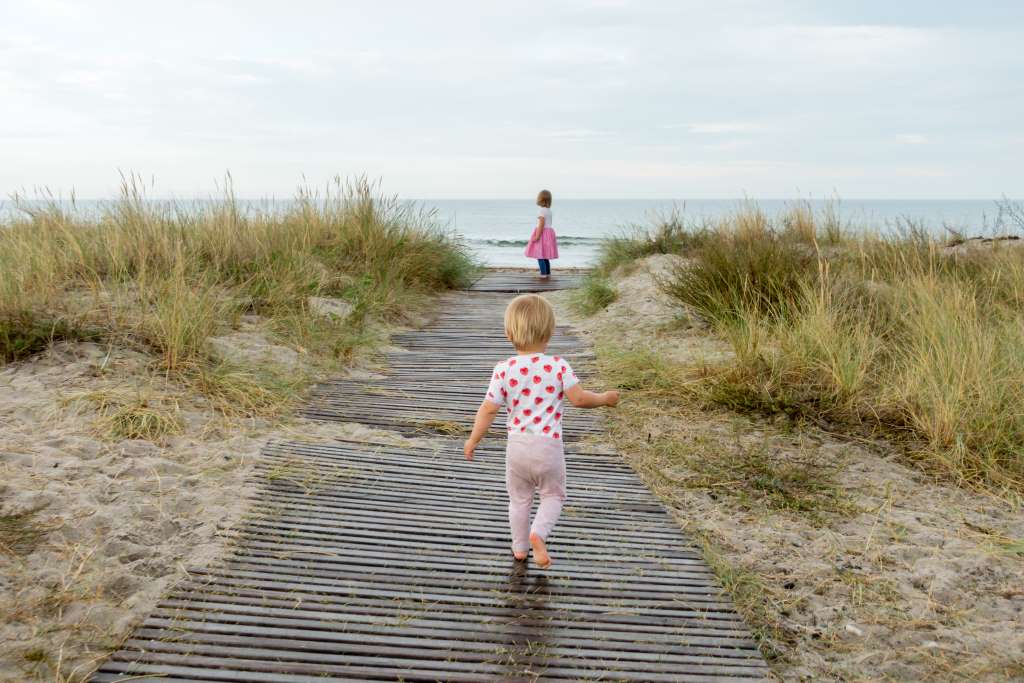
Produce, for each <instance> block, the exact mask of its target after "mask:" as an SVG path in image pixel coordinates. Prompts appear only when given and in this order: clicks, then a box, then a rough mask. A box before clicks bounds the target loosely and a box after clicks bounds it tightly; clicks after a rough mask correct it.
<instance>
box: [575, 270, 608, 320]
mask: <svg viewBox="0 0 1024 683" xmlns="http://www.w3.org/2000/svg"><path fill="white" fill-rule="evenodd" d="M617 296H618V292H616V291H615V287H614V286H613V285H612V283H611V281H610V280H609V279H608V278H607V277H605V276H604V275H602V274H600V273H590V274H589V275H587V277H585V278H584V279H583V282H582V283H581V284H580V286H579V288H577V289H575V290H574V291H573V292H572V298H571V302H572V305H573V308H575V309H576V311H577V312H579V313H581V314H582V315H593V314H595V313H597V312H598V311H602V310H604V309H605V308H607V307H608V305H609V304H610V303H612V302H613V301H615V298H616V297H617Z"/></svg>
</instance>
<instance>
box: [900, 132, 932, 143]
mask: <svg viewBox="0 0 1024 683" xmlns="http://www.w3.org/2000/svg"><path fill="white" fill-rule="evenodd" d="M896 139H897V140H898V141H899V142H902V143H903V144H904V145H927V144H929V143H930V142H931V140H930V139H929V138H928V136H927V135H921V134H919V133H904V134H902V135H897V136H896Z"/></svg>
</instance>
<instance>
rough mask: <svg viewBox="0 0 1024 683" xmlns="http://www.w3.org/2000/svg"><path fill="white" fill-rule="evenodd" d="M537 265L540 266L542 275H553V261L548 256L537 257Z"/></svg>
mask: <svg viewBox="0 0 1024 683" xmlns="http://www.w3.org/2000/svg"><path fill="white" fill-rule="evenodd" d="M537 265H539V266H540V274H541V275H551V261H550V260H548V259H546V258H539V259H537Z"/></svg>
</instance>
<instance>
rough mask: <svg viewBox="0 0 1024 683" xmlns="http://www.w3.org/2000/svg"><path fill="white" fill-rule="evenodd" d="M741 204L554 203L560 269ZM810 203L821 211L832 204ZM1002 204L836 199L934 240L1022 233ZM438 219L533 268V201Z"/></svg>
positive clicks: (776, 211) (777, 211) (894, 228)
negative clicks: (621, 241)
mask: <svg viewBox="0 0 1024 683" xmlns="http://www.w3.org/2000/svg"><path fill="white" fill-rule="evenodd" d="M746 201H751V200H742V201H741V200H735V199H689V200H682V199H679V200H672V199H652V200H647V199H644V200H640V199H563V200H558V199H556V200H555V202H554V204H552V206H551V211H552V227H554V229H555V233H556V234H557V235H558V253H559V258H558V261H556V262H555V264H554V265H555V267H558V266H562V267H585V266H587V265H590V264H592V263H593V262H594V260H595V259H596V257H597V255H598V250H599V249H600V246H601V242H602V240H604V239H605V238H607V237H609V236H616V235H622V234H628V233H631V232H632V231H633V230H635V229H637V228H639V229H643V228H646V227H650V226H652V225H654V224H655V223H656V222H657V221H658V220H660V219H661V218H663V217H666V216H669V215H672V214H673V212H675V213H677V214H678V215H679V216H680V217H681V218H682V219H683V220H684V221H686V222H687V223H693V224H699V223H701V222H702V221H705V220H709V219H710V220H714V219H716V218H720V217H723V216H727V215H728V214H730V213H733V212H735V211H737V210H738V209H739V208H740V207H741V206H742V204H743V203H744V202H746ZM800 201H801V202H804V201H807V202H809V204H810V205H811V207H812V208H813V209H814V210H815V211H823V210H824V209H825V206H826V201H815V200H800ZM1001 201H1002V200H994V199H993V200H912V199H906V200H904V199H894V200H843V201H839V202H835V201H833V202H832V206H833V207H835V209H836V211H838V213H839V216H840V218H841V220H842V221H843V222H844V223H846V224H848V225H849V226H850V228H851V229H854V230H858V229H860V230H873V231H879V232H883V233H884V232H899V231H902V230H907V229H909V228H910V227H911V226H913V227H915V228H923V229H925V230H927V231H928V232H931V233H933V234H936V235H949V234H951V233H950V231H951V230H952V231H956V232H958V233H961V234H964V235H966V236H973V235H990V234H993V233H997V232H1017V231H1019V227H1017V228H1013V227H1011V226H1007V225H1000V219H1001V216H1000V211H999V205H1000V202H1001ZM755 203H756V204H757V205H758V206H759V207H760V208H761V209H762V210H763V211H764V212H765V213H766V214H767V215H768V216H769V217H773V218H777V217H778V216H780V215H781V214H782V213H784V212H785V211H786V210H787V209H788V208H791V207H792V206H793V205H794V201H791V200H779V199H762V200H755ZM424 204H425V205H426V206H431V207H434V208H436V209H437V215H438V218H439V219H440V220H441V222H442V223H444V224H445V225H447V226H448V227H449V228H450V229H452V230H453V231H455V232H456V233H458V234H460V235H462V236H463V237H464V238H465V240H466V241H467V243H468V244H469V246H470V248H471V249H473V251H474V252H475V253H476V254H477V255H478V256H479V257H480V258H481V259H482V260H483V261H484V262H485V263H487V264H488V265H491V266H530V265H533V262H532V261H530V260H529V259H527V258H526V257H525V256H523V251H524V250H525V249H526V243H527V240H528V239H529V238H530V233H531V231H532V230H533V227H534V226H535V225H536V224H537V219H536V215H537V207H536V206H534V205H533V203H532V202H530V201H529V200H526V201H519V200H504V199H502V200H488V199H472V200H471V199H444V200H428V201H425V202H424Z"/></svg>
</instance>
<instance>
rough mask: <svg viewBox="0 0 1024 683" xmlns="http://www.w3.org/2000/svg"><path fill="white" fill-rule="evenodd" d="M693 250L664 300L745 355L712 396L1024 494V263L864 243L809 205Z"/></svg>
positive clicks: (1000, 252)
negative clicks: (871, 435)
mask: <svg viewBox="0 0 1024 683" xmlns="http://www.w3.org/2000/svg"><path fill="white" fill-rule="evenodd" d="M691 234H692V236H691V238H690V239H689V240H687V239H685V238H680V239H679V240H677V241H678V242H679V243H687V244H688V248H687V249H685V250H683V251H682V253H684V255H686V256H687V257H688V258H687V260H686V262H685V263H684V264H682V265H680V266H679V267H678V268H677V270H676V271H675V273H674V276H673V277H672V278H671V279H670V281H669V282H667V283H666V288H667V291H668V292H670V293H671V294H673V295H674V296H676V297H678V298H679V299H680V300H682V301H683V302H685V303H687V304H689V305H691V306H693V307H695V308H696V309H697V310H698V311H699V312H700V313H701V314H702V315H704V316H705V317H706V318H708V319H709V320H711V321H713V322H714V323H715V325H716V327H717V329H718V330H719V332H720V333H721V334H722V335H723V336H724V337H725V338H727V339H728V340H729V341H730V342H731V344H732V346H733V347H734V350H735V352H736V360H735V362H734V363H732V364H731V365H730V366H728V367H725V368H722V369H720V370H719V371H717V372H713V373H712V374H711V375H710V377H709V378H708V379H707V381H706V382H705V383H704V384H703V390H702V391H703V395H704V396H706V397H709V398H711V399H712V400H714V401H716V402H718V403H722V404H725V405H728V406H730V407H733V408H736V409H741V410H757V411H764V412H772V413H774V412H778V413H786V414H789V415H792V416H794V417H800V418H804V419H806V418H810V419H815V420H822V421H827V422H828V423H829V424H830V425H832V427H833V428H837V427H839V426H846V427H848V428H856V429H871V430H873V431H875V432H876V433H884V434H886V435H887V436H889V437H890V438H893V439H895V440H896V441H898V442H900V443H902V444H904V445H905V446H907V448H908V449H909V450H910V451H911V452H912V453H913V454H915V455H916V456H918V457H919V458H920V459H921V460H922V462H925V463H927V464H929V465H932V466H934V467H935V468H936V469H938V470H940V471H942V472H944V473H946V474H948V475H950V476H951V477H953V478H954V479H956V480H958V481H959V482H960V483H964V484H978V485H983V486H988V487H995V488H997V489H1001V490H1003V491H1015V492H1018V493H1019V492H1021V491H1024V409H1022V408H1021V406H1024V315H1022V314H1024V249H1020V248H1018V247H1015V246H1012V245H1013V243H1012V242H1005V243H1001V242H993V243H990V244H987V245H980V246H977V247H976V248H972V249H964V250H957V249H951V248H948V247H947V246H946V245H944V244H943V243H942V242H941V241H940V240H939V239H937V238H935V237H933V236H930V235H929V234H927V233H925V232H924V231H922V230H919V229H910V230H905V231H903V232H902V233H899V234H891V235H884V236H883V235H881V234H878V233H870V232H854V231H851V230H850V229H849V228H848V226H845V225H843V224H842V223H841V222H840V221H839V219H838V214H837V213H836V212H834V211H827V212H825V213H824V214H821V213H819V214H815V212H813V211H811V210H810V207H808V206H807V205H797V206H795V207H793V208H792V209H791V210H790V211H789V212H788V214H786V215H785V216H783V217H782V218H781V220H779V221H773V220H770V219H769V218H768V217H767V216H765V214H764V213H763V212H761V211H760V210H759V209H758V208H757V207H756V206H755V205H749V204H747V205H743V206H741V207H740V209H739V210H738V211H737V212H736V213H735V214H734V215H733V216H731V217H729V218H727V219H724V220H722V221H721V222H720V223H719V224H718V225H716V226H714V227H713V229H707V226H699V228H698V229H696V230H694V231H692V233H691ZM652 241H653V239H652ZM613 247H614V253H623V252H625V251H628V250H627V249H624V248H623V247H622V245H621V244H615V245H613ZM632 251H634V252H636V253H643V252H644V248H643V246H642V245H637V246H634V247H632Z"/></svg>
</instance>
